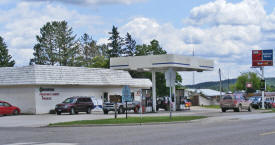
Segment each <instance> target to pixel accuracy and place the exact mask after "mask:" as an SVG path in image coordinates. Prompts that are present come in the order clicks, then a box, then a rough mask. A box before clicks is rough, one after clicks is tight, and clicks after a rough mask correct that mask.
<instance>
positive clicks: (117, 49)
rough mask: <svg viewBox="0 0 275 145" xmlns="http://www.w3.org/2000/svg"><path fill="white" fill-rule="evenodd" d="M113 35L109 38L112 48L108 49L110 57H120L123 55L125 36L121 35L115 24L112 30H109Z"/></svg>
mask: <svg viewBox="0 0 275 145" xmlns="http://www.w3.org/2000/svg"><path fill="white" fill-rule="evenodd" d="M109 34H110V35H111V36H110V37H109V39H108V40H110V41H111V42H110V43H108V46H109V47H110V49H109V50H108V54H109V57H119V56H122V55H123V53H124V52H123V50H122V46H123V38H121V37H120V36H119V32H118V30H117V27H115V26H113V28H112V32H109Z"/></svg>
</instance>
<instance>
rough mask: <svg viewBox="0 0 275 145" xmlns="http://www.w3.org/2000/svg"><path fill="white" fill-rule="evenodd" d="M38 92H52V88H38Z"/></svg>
mask: <svg viewBox="0 0 275 145" xmlns="http://www.w3.org/2000/svg"><path fill="white" fill-rule="evenodd" d="M39 91H40V92H44V91H54V88H42V87H40V88H39Z"/></svg>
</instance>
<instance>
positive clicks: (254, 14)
mask: <svg viewBox="0 0 275 145" xmlns="http://www.w3.org/2000/svg"><path fill="white" fill-rule="evenodd" d="M265 17H266V12H265V10H264V7H263V4H262V1H261V0H243V1H242V2H240V3H237V4H232V3H228V2H226V0H216V1H214V2H210V3H208V4H205V5H201V6H199V7H195V8H193V9H192V10H191V14H190V18H189V19H188V20H187V21H186V22H189V23H191V24H197V25H205V24H214V25H223V24H225V25H248V24H254V25H257V24H260V23H261V22H262V20H264V19H265Z"/></svg>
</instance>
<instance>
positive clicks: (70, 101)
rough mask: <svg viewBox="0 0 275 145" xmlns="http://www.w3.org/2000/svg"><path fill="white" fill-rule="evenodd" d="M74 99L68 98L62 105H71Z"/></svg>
mask: <svg viewBox="0 0 275 145" xmlns="http://www.w3.org/2000/svg"><path fill="white" fill-rule="evenodd" d="M74 100H75V99H73V98H68V99H66V100H65V101H63V103H73V102H74Z"/></svg>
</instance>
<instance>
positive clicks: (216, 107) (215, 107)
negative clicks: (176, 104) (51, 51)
mask: <svg viewBox="0 0 275 145" xmlns="http://www.w3.org/2000/svg"><path fill="white" fill-rule="evenodd" d="M202 107H204V108H211V109H220V108H221V107H220V105H204V106H202Z"/></svg>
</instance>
